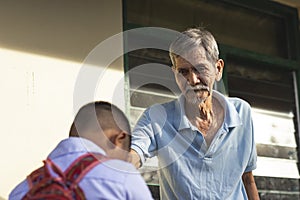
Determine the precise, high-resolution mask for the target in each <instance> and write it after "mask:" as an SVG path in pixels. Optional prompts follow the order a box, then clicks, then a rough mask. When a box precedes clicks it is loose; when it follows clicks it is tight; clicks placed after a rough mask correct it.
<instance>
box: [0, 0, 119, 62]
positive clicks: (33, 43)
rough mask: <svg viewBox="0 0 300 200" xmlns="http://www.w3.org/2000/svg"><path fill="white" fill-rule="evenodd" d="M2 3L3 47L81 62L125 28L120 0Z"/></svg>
mask: <svg viewBox="0 0 300 200" xmlns="http://www.w3.org/2000/svg"><path fill="white" fill-rule="evenodd" d="M0 2H1V7H0V26H1V27H2V28H3V29H2V30H1V32H0V46H1V47H3V48H7V49H14V50H17V51H23V52H29V53H34V54H42V55H46V56H50V57H55V58H61V59H65V60H72V61H75V62H82V61H83V60H84V59H85V57H86V56H87V54H88V53H89V52H90V51H91V50H92V49H93V48H94V47H95V46H96V45H98V44H99V43H100V42H101V41H103V40H105V39H107V38H109V37H110V36H112V33H113V34H117V33H119V32H120V31H121V30H122V23H121V20H120V19H121V17H122V12H121V10H120V11H119V10H118V9H116V8H119V7H121V6H120V5H119V4H121V1H111V2H110V3H106V4H103V2H102V1H98V0H91V1H89V3H86V2H84V1H80V0H74V1H72V3H71V4H70V3H69V1H57V2H53V1H33V0H29V2H28V1H26V2H23V1H21V2H13V1H4V0H0ZM118 15H119V17H118ZM103 16H105V18H106V19H108V18H110V16H111V18H110V19H111V20H103Z"/></svg>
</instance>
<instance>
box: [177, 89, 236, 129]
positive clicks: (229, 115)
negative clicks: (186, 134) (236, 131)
mask: <svg viewBox="0 0 300 200" xmlns="http://www.w3.org/2000/svg"><path fill="white" fill-rule="evenodd" d="M212 95H213V97H214V98H217V99H218V100H219V102H220V103H221V104H222V106H223V108H225V117H224V124H223V127H224V129H225V130H227V131H228V128H231V127H236V126H239V125H242V120H241V118H240V116H239V114H238V112H237V110H236V108H235V106H234V105H233V104H232V103H231V102H230V101H229V98H227V97H225V96H224V95H223V94H221V93H219V92H218V91H215V90H213V94H212ZM184 104H185V97H184V95H183V94H181V95H180V97H179V98H178V100H177V101H176V104H175V113H174V114H175V116H174V125H175V127H176V128H177V130H178V131H180V130H183V129H192V130H197V129H196V127H194V126H192V125H191V123H190V122H189V120H188V118H187V116H186V114H185V107H184Z"/></svg>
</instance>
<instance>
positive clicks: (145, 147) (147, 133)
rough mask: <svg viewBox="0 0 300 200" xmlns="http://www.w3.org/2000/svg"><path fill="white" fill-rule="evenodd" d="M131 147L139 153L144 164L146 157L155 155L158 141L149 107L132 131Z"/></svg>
mask: <svg viewBox="0 0 300 200" xmlns="http://www.w3.org/2000/svg"><path fill="white" fill-rule="evenodd" d="M131 149H133V150H135V151H136V152H137V153H138V154H139V156H140V158H141V163H142V164H144V162H145V160H146V158H151V157H153V156H155V153H154V152H155V150H156V142H155V138H154V131H153V128H152V124H151V120H150V118H149V109H147V110H145V112H144V113H143V115H142V116H141V118H140V119H139V120H138V122H137V124H136V126H135V128H134V130H133V132H132V141H131Z"/></svg>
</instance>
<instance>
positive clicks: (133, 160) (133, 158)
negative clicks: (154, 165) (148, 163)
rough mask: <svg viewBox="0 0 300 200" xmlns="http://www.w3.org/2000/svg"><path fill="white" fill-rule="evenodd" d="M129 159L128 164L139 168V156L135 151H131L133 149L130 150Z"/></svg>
mask: <svg viewBox="0 0 300 200" xmlns="http://www.w3.org/2000/svg"><path fill="white" fill-rule="evenodd" d="M130 157H131V159H130V162H131V163H132V164H133V165H134V166H135V167H136V168H139V167H141V158H140V156H139V154H138V153H137V152H136V151H135V150H133V149H131V150H130Z"/></svg>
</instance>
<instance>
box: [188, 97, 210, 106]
mask: <svg viewBox="0 0 300 200" xmlns="http://www.w3.org/2000/svg"><path fill="white" fill-rule="evenodd" d="M185 99H186V101H187V102H188V103H190V104H197V105H199V104H201V103H203V102H204V101H205V100H206V99H207V97H206V96H201V97H198V96H196V95H185Z"/></svg>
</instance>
